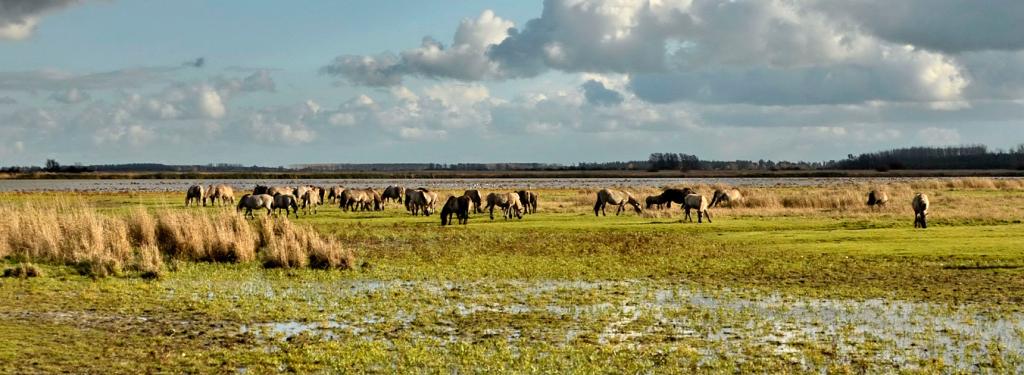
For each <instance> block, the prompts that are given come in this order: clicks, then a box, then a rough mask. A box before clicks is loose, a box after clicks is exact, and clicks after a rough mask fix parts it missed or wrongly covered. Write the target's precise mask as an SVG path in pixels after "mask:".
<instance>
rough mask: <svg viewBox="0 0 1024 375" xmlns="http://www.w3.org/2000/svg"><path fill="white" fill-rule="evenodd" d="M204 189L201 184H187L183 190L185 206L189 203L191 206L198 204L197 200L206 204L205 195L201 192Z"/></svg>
mask: <svg viewBox="0 0 1024 375" xmlns="http://www.w3.org/2000/svg"><path fill="white" fill-rule="evenodd" d="M204 191H205V189H204V188H203V185H192V186H189V188H188V190H187V191H185V207H188V205H189V204H190V203H191V204H192V205H193V206H198V205H199V202H200V201H202V202H203V206H206V195H205V194H203V192H204Z"/></svg>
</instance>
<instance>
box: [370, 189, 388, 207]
mask: <svg viewBox="0 0 1024 375" xmlns="http://www.w3.org/2000/svg"><path fill="white" fill-rule="evenodd" d="M366 196H367V197H368V198H370V199H369V202H367V206H369V204H370V202H373V210H374V211H384V198H382V197H381V196H380V193H378V192H377V191H376V190H373V189H372V188H366Z"/></svg>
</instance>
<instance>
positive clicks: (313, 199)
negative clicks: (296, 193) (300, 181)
mask: <svg viewBox="0 0 1024 375" xmlns="http://www.w3.org/2000/svg"><path fill="white" fill-rule="evenodd" d="M299 199H300V200H301V201H302V208H303V210H305V211H306V215H309V212H310V211H311V210H312V211H313V213H314V214H315V213H316V212H317V207H319V206H320V204H321V203H320V188H316V187H314V188H311V189H309V190H306V192H305V193H304V194H302V197H301V198H299Z"/></svg>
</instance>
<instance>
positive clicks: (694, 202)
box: [683, 194, 711, 223]
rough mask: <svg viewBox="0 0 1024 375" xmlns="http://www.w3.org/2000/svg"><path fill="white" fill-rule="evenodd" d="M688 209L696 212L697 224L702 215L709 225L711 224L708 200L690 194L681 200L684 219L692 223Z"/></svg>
mask: <svg viewBox="0 0 1024 375" xmlns="http://www.w3.org/2000/svg"><path fill="white" fill-rule="evenodd" d="M690 209H695V210H697V223H700V222H701V220H700V218H701V215H702V214H703V216H704V217H706V218H707V219H708V222H709V223H710V222H711V213H710V212H708V200H707V198H704V196H703V195H700V194H690V195H687V196H686V197H685V198H684V199H683V211H685V212H686V215H685V216H684V217H685V218H686V220H689V221H690V222H691V223H692V222H693V217H691V216H690Z"/></svg>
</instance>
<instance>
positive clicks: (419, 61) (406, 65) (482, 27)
mask: <svg viewBox="0 0 1024 375" xmlns="http://www.w3.org/2000/svg"><path fill="white" fill-rule="evenodd" d="M513 26H514V24H513V23H512V22H511V21H508V20H504V19H502V18H500V17H498V16H495V14H494V12H493V11H490V10H486V11H484V12H483V13H481V14H480V16H479V17H477V18H476V19H464V20H462V22H461V23H460V24H459V27H458V29H457V30H456V32H455V37H454V42H453V43H452V45H450V46H445V45H444V44H443V43H441V42H439V41H437V40H435V39H433V38H431V37H424V38H423V40H422V42H421V43H420V46H419V47H418V48H414V49H410V50H406V51H403V52H401V53H400V54H399V55H395V54H391V53H383V54H379V55H377V56H352V55H344V56H339V57H337V58H335V60H334V61H333V62H332V63H331V64H329V65H327V66H325V67H324V68H323V69H322V72H324V73H326V74H330V75H334V76H341V77H344V78H345V79H347V80H348V81H349V82H350V83H353V84H358V85H366V86H394V85H399V84H401V83H402V77H403V76H405V75H414V76H420V77H431V78H453V79H457V80H462V81H475V80H480V79H485V78H498V72H497V64H496V63H495V62H494V61H491V60H490V59H489V58H488V57H487V56H486V53H487V50H488V49H489V48H490V47H491V45H493V44H495V43H498V42H500V41H502V40H504V39H505V38H506V37H507V35H508V32H507V31H508V29H509V28H511V27H513Z"/></svg>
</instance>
